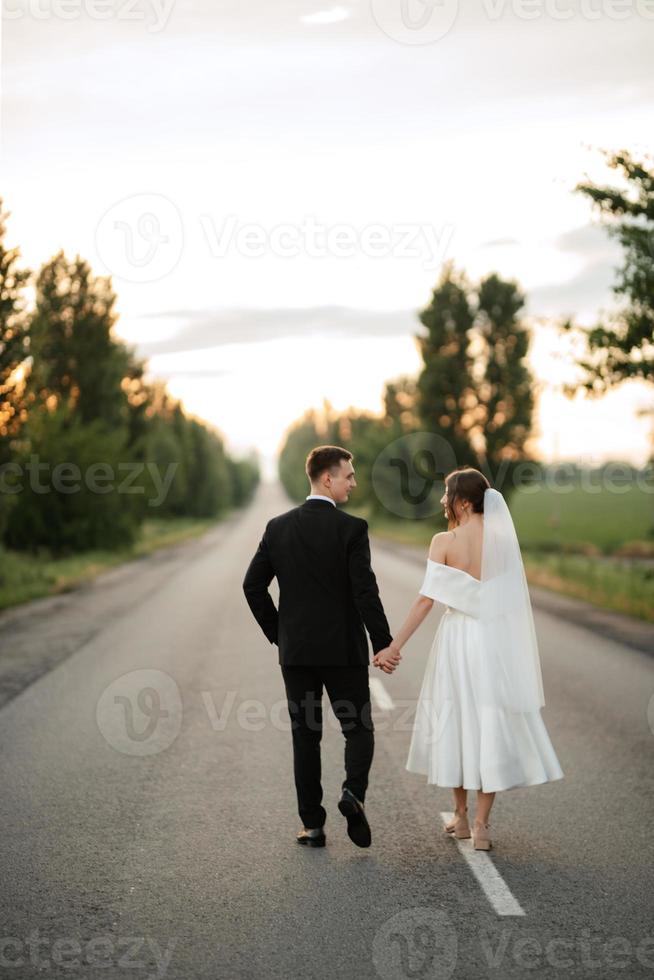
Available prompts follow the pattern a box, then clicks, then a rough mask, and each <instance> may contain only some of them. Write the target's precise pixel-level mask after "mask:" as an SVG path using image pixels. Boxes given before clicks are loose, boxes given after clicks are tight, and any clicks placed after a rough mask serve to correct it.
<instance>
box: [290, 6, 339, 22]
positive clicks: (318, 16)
mask: <svg viewBox="0 0 654 980" xmlns="http://www.w3.org/2000/svg"><path fill="white" fill-rule="evenodd" d="M348 17H350V11H349V10H346V8H345V7H330V8H329V10H318V11H316V13H315V14H304V15H303V16H302V17H300V21H301V22H302V23H303V24H336V23H338V22H339V21H341V20H347V19H348Z"/></svg>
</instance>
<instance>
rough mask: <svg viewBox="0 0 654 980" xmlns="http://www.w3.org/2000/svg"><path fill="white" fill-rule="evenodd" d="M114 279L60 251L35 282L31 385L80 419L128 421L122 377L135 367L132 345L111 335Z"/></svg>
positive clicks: (44, 398)
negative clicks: (94, 271) (128, 346)
mask: <svg viewBox="0 0 654 980" xmlns="http://www.w3.org/2000/svg"><path fill="white" fill-rule="evenodd" d="M115 302H116V296H115V294H114V292H113V289H112V287H111V280H110V279H109V278H106V277H102V276H99V277H95V276H93V274H92V272H91V268H90V266H89V265H88V263H87V262H86V261H84V260H83V259H82V258H80V256H77V257H76V258H75V259H73V260H72V261H71V260H69V259H67V258H66V256H65V255H64V253H63V252H59V253H58V254H57V255H55V256H54V258H52V259H51V260H50V261H49V262H47V263H46V264H45V265H44V266H43V268H42V269H41V271H40V272H39V274H38V277H37V280H36V309H35V311H34V316H33V318H32V323H31V328H30V337H31V341H30V342H31V353H32V356H33V365H32V372H31V378H30V383H31V386H32V388H33V390H34V391H35V394H36V396H37V398H38V399H39V400H40V401H41V402H43V403H47V404H48V405H49V406H50V407H51V408H52V407H54V406H60V405H63V406H65V407H66V408H67V410H68V412H69V413H70V414H71V415H72V413H75V415H76V417H77V418H79V420H80V421H82V422H90V421H93V420H95V419H103V420H104V421H105V422H106V423H107V425H110V426H115V425H126V424H127V420H128V407H127V398H126V396H125V392H124V391H123V387H122V384H123V379H125V378H126V377H128V376H129V374H130V370H131V369H132V368H133V364H132V357H131V354H130V351H129V350H128V348H127V347H126V346H125V345H124V344H123V343H121V342H120V341H118V340H116V338H114V336H113V335H112V328H113V325H114V323H115V321H116V319H117V315H116V312H115V310H114V306H115Z"/></svg>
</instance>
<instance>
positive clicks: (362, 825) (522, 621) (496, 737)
mask: <svg viewBox="0 0 654 980" xmlns="http://www.w3.org/2000/svg"><path fill="white" fill-rule="evenodd" d="M305 469H306V474H307V477H308V479H309V483H310V486H311V492H310V494H309V495H308V496H307V498H306V500H305V501H304V503H303V504H301V505H300V506H298V507H295V508H293V509H292V510H289V511H287V512H286V513H284V514H281V515H279V516H278V517H274V518H272V519H271V520H270V521H268V523H267V525H266V528H265V531H264V533H263V536H262V538H261V541H260V543H259V547H258V549H257V551H256V554H255V555H254V557H253V558H252V561H251V562H250V565H249V567H248V569H247V572H246V574H245V578H244V581H243V591H244V593H245V597H246V599H247V602H248V605H249V606H250V609H251V610H252V613H253V614H254V616H255V618H256V620H257V622H258V623H259V626H260V627H261V629H262V630H263V632H264V634H265V635H266V637H267V638H268V640H269V641H270V643H272V644H275V645H277V647H278V652H279V663H280V666H281V671H282V676H283V680H284V685H285V688H286V696H287V702H288V711H289V716H290V720H291V731H292V741H293V768H294V777H295V787H296V792H297V802H298V813H299V816H300V820H301V821H302V824H303V826H302V829H301V830H300V831H299V832H298V834H297V841H298V843H299V844H304V845H307V846H310V847H322V846H324V844H325V841H326V835H325V831H324V825H325V821H326V816H327V814H326V811H325V809H324V807H323V805H322V795H323V792H322V785H321V758H320V742H321V736H322V695H323V689H326V691H327V694H328V696H329V699H330V702H331V706H332V710H333V711H334V714H335V715H336V717H337V718H338V720H339V723H340V726H341V730H342V732H343V735H344V737H345V780H344V782H343V784H342V793H341V797H340V800H339V802H338V808H339V810H340V812H341V813H342V814H343V816H344V817H345V819H346V821H347V833H348V835H349V837H350V839H351V840H352V841H353V843H354V844H356V845H357V846H359V847H368V846H369V845H370V843H371V831H370V825H369V823H368V819H367V816H366V811H365V796H366V791H367V788H368V776H369V771H370V767H371V763H372V759H373V753H374V725H373V721H372V713H371V703H370V690H369V664H370V659H369V651H368V640H367V637H366V631H367V633H368V635H369V637H370V642H371V644H372V648H373V653H374V656H373V659H372V664H373V666H374V667H376V668H378V669H380V670H381V671H383V672H384V673H388V674H391V673H393V672H394V671H395V670H396V668H397V666H398V664H399V663H400V661H401V659H402V654H401V650H402V647H403V646H404V645H405V643H406V642H407V640H408V639H409V638H410V637H411V636H412V635H413V633H414V632H415V630H416V629H417V628H418V627H419V626H420V624H421V623H422V622H423V620H424V619H425V617H426V616H427V615H428V613H429V612H430V610H431V608H432V606H433V604H434V601H438V602H441V603H443V604H444V605H445V606H446V609H445V612H444V613H443V615H442V617H441V619H440V621H439V624H438V628H437V630H436V633H435V636H434V638H433V642H432V646H431V651H430V654H429V657H428V660H427V665H426V669H425V674H424V677H423V681H422V686H421V689H420V692H419V694H418V698H417V703H416V715H415V721H414V727H413V731H412V735H411V742H410V747H409V754H408V758H407V763H406V768H407V769H408V770H409V771H411V772H416V773H420V774H422V775H426V777H427V782H428V783H429V784H435V785H438V786H446V787H451V788H452V790H453V794H454V816H453V819H452V821H451V822H450V823H449V824H448V825H447V826H446V831H447V832H448V833H451V834H453V835H454V836H456V837H458V838H467V837H472V840H473V846H474V847H475V848H477V849H481V850H488V848H490V847H491V837H490V831H489V828H490V824H489V819H488V818H489V814H490V809H491V806H492V804H493V801H494V797H495V793H496V792H497V791H500V790H505V789H511V788H514V787H518V786H531V785H536V784H539V783H544V782H547V781H548V780H554V779H560V778H562V776H563V773H562V771H561V767H560V765H559V762H558V760H557V757H556V754H555V752H554V749H553V747H552V744H551V742H550V739H549V736H548V733H547V730H546V728H545V725H544V722H543V720H542V718H541V715H540V709H541V707H542V706H543V704H544V698H543V687H542V679H541V672H540V660H539V654H538V645H537V640H536V634H535V630H534V624H533V615H532V611H531V603H530V600H529V592H528V589H527V583H526V578H525V574H524V567H523V564H522V557H521V554H520V547H519V544H518V540H517V537H516V534H515V528H514V526H513V521H512V519H511V515H510V513H509V510H508V507H507V505H506V503H505V502H504V498H503V497H502V495H501V494H500V493H498V492H497V491H496V490H493V489H492V488H491V487H490V484H489V483H488V480H487V479H486V477H485V476H484V475H483V474H482V473H481V472H480V471H479V470H476V469H473V468H471V467H459V468H458V469H456V470H453V471H452V472H451V473H450V474H448V475H447V477H446V478H445V492H444V494H443V497H442V499H441V503H442V505H443V508H444V512H445V516H446V518H447V521H448V527H449V530H448V531H445V532H441V533H438V534H436V535H434V538H433V539H432V542H431V546H430V549H429V556H428V558H427V563H426V568H425V573H424V579H423V582H422V585H421V587H420V589H419V593H418V596H417V597H416V599H415V601H414V602H413V604H412V605H411V608H410V610H409V612H408V614H407V616H406V619H405V622H404V624H403V625H402V626H401V628H400V629H399V631H398V632H397V634H396V635H395V637H393V636H392V635H391V632H390V629H389V625H388V621H387V619H386V615H385V613H384V609H383V606H382V603H381V600H380V597H379V589H378V586H377V581H376V578H375V574H374V572H373V570H372V568H371V564H370V544H369V540H368V525H367V523H366V521H364V520H363V519H361V518H359V517H355V516H353V515H351V514H348V513H347V512H345V511H343V510H339V509H338V507H337V504H344V503H346V502H347V501H348V500H349V496H350V493H351V492H352V490H353V489H354V488H355V487H356V480H355V473H354V466H353V462H352V454H351V453H350V452H348V451H347V450H346V449H343V448H341V447H340V446H318V447H316V448H315V449H313V450H312V451H311V452H310V453H309V455H308V457H307V460H306V467H305ZM273 578H277V582H278V585H279V608H277V607H276V606H275V604H274V602H273V600H272V597H271V595H270V593H269V591H268V586H269V585H270V582H271V581H272V579H273ZM468 790H476V791H477V809H476V815H475V821H474V824H472V825H471V823H470V821H469V819H468V809H467V792H468Z"/></svg>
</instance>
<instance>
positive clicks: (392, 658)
mask: <svg viewBox="0 0 654 980" xmlns="http://www.w3.org/2000/svg"><path fill="white" fill-rule="evenodd" d="M401 659H402V654H401V653H400V651H399V650H396V649H395V648H394V647H386V649H385V650H379V651H378V652H377V653H376V654H375V656H374V657H373V658H372V664H373V667H381V669H382V670H383V671H384V673H385V674H392V673H393V671H394V670H395V668H396V667H397V665H398V664H399V662H400V660H401Z"/></svg>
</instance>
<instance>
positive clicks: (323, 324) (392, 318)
mask: <svg viewBox="0 0 654 980" xmlns="http://www.w3.org/2000/svg"><path fill="white" fill-rule="evenodd" d="M139 319H140V320H141V321H142V322H145V321H147V320H148V319H152V320H159V321H160V322H165V321H166V320H169V319H173V320H177V321H179V323H180V328H179V330H177V331H176V332H175V333H173V334H172V336H166V337H165V338H164V339H162V340H146V341H141V342H140V343H138V344H137V349H138V353H139V354H140V355H141V356H143V357H153V356H156V355H159V354H170V353H178V352H181V351H191V350H203V349H208V348H212V347H219V346H222V345H224V344H249V343H257V342H260V341H266V340H276V339H278V338H281V337H307V336H312V335H316V336H321V337H325V336H327V337H330V336H331V337H338V338H354V337H376V336H377V337H393V336H406V335H407V334H410V333H414V332H415V331H416V328H417V326H418V320H417V316H416V312H415V311H414V310H397V311H376V310H356V309H350V308H348V307H342V306H316V307H310V308H308V309H293V308H290V309H272V310H252V309H235V310H204V311H202V310H201V311H198V310H175V311H171V312H170V313H164V314H153V315H152V317H151V318H150V317H140V318H139Z"/></svg>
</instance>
